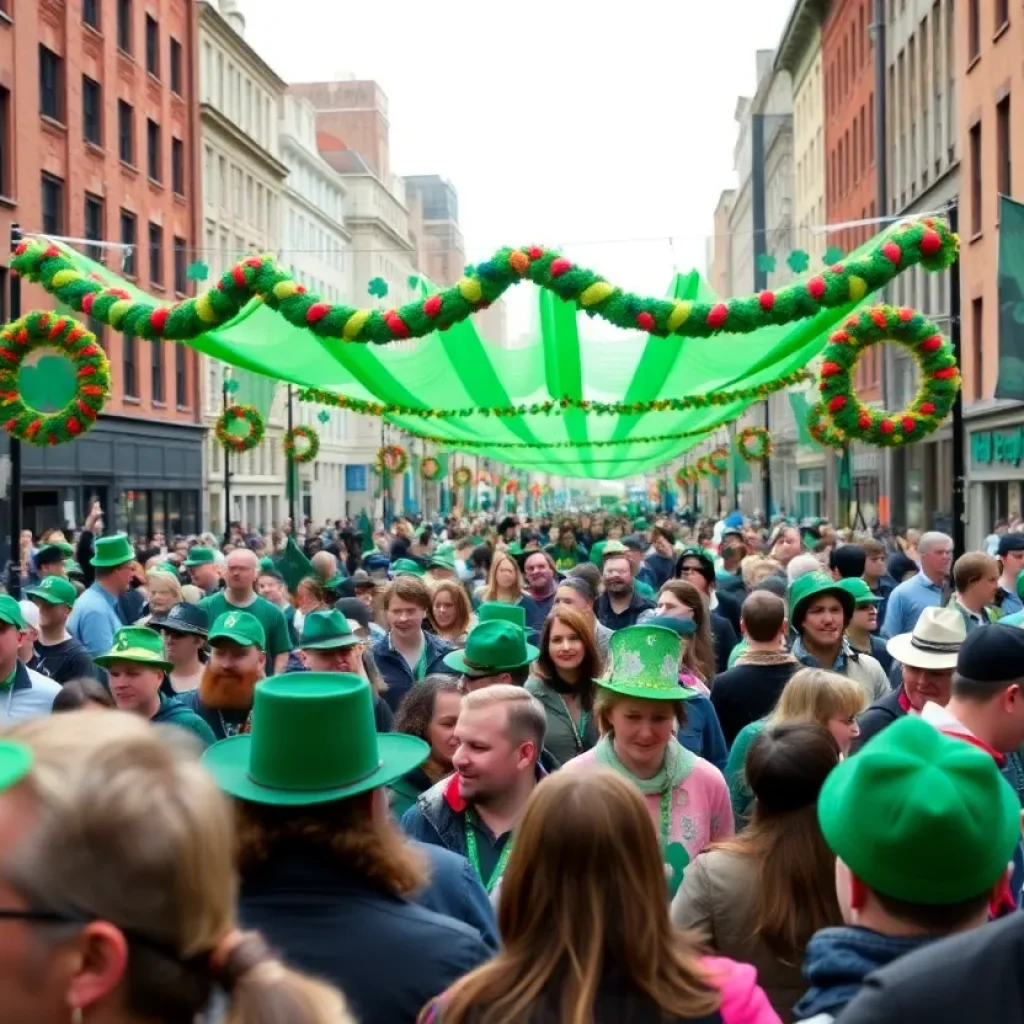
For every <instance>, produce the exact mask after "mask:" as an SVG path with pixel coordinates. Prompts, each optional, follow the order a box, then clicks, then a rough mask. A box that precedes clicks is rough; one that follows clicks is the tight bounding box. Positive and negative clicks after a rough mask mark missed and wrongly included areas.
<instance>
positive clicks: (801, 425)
mask: <svg viewBox="0 0 1024 1024" xmlns="http://www.w3.org/2000/svg"><path fill="white" fill-rule="evenodd" d="M789 407H790V408H791V409H792V410H793V419H795V420H796V429H797V435H798V437H799V439H800V444H802V445H805V446H806V445H812V446H813V444H814V438H813V437H811V432H810V431H809V430H808V429H807V414H808V413H809V412H810V411H811V406H810V403H809V402H808V401H807V395H806V394H805V393H804V392H803V391H790V393H789Z"/></svg>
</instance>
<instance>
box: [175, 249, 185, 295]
mask: <svg viewBox="0 0 1024 1024" xmlns="http://www.w3.org/2000/svg"><path fill="white" fill-rule="evenodd" d="M186 246H187V243H186V242H185V239H184V238H178V236H177V235H175V236H174V290H175V291H176V292H177V293H178V294H179V295H184V294H185V293H186V292H187V291H188V265H187V261H186V256H187V251H186Z"/></svg>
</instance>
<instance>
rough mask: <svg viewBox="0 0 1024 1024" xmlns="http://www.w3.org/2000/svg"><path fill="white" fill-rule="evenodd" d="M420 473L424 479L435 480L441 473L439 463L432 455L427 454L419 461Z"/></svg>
mask: <svg viewBox="0 0 1024 1024" xmlns="http://www.w3.org/2000/svg"><path fill="white" fill-rule="evenodd" d="M420 475H421V476H422V477H423V479H424V480H436V479H437V478H438V477H439V476H440V475H441V463H440V462H438V461H437V459H435V458H434V456H433V455H428V456H427V457H426V458H425V459H424V460H423V461H422V462H421V463H420Z"/></svg>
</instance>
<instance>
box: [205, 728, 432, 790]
mask: <svg viewBox="0 0 1024 1024" xmlns="http://www.w3.org/2000/svg"><path fill="white" fill-rule="evenodd" d="M251 747H252V736H251V734H248V733H247V734H246V735H244V736H232V737H230V738H229V739H226V740H221V741H220V742H219V743H214V745H213V746H212V747H209V748H208V749H207V751H206V753H205V754H204V755H203V767H204V768H206V769H207V770H208V771H209V772H210V774H211V775H212V776H213V777H214V779H215V780H216V782H217V785H218V786H220V788H221V789H222V790H223V791H224V792H225V793H227V794H228V795H229V796H233V797H234V798H235V799H236V800H248V801H249V802H250V803H254V804H272V805H275V806H278V807H303V806H307V805H309V804H326V803H331V802H332V801H334V800H345V799H346V798H348V797H351V796H357V795H358V794H359V793H366V792H367V791H368V790H371V789H378V788H380V787H381V786H387V785H389V784H390V783H392V782H394V781H395V780H396V779H400V778H401V777H402V776H403V775H407V774H408V773H409V772H411V771H412V770H413V768H418V767H419V766H420V765H421V764H423V762H424V761H426V759H427V758H428V757H429V756H430V747H429V746H428V745H427V744H426V743H424V742H423V740H421V739H419V738H417V737H416V736H406V735H405V734H404V733H397V732H388V733H380V734H379V735H378V737H377V749H378V752H379V757H380V762H379V764H378V766H377V770H376V771H375V772H373V773H372V774H370V775H368V776H366V777H365V778H362V779H360V780H359V781H358V782H352V783H349V784H348V785H347V786H339V787H337V788H334V789H314V790H308V789H295V790H288V789H272V788H270V787H268V786H261V785H259V784H258V783H256V782H253V780H252V778H251V777H250V775H249V751H250V749H251Z"/></svg>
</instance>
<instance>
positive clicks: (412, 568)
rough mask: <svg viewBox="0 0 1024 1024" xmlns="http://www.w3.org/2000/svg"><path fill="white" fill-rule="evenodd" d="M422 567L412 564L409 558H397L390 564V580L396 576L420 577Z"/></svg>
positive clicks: (422, 570)
mask: <svg viewBox="0 0 1024 1024" xmlns="http://www.w3.org/2000/svg"><path fill="white" fill-rule="evenodd" d="M423 573H424V569H423V566H422V565H420V563H419V562H414V561H413V560H412V559H411V558H398V559H396V560H395V561H394V562H392V563H391V578H392V579H394V578H396V577H397V576H422V575H423Z"/></svg>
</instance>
